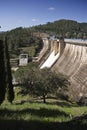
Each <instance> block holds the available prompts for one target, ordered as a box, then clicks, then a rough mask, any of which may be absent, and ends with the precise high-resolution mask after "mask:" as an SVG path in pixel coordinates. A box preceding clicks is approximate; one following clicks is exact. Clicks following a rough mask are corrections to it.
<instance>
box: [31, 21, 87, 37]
mask: <svg viewBox="0 0 87 130" xmlns="http://www.w3.org/2000/svg"><path fill="white" fill-rule="evenodd" d="M32 29H33V30H35V31H41V32H46V33H49V34H51V35H57V36H60V35H62V36H64V37H67V38H87V23H78V22H77V21H73V20H64V19H63V20H58V21H54V22H48V23H47V24H44V25H38V26H34V27H32Z"/></svg>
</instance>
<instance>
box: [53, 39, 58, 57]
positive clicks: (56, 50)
mask: <svg viewBox="0 0 87 130" xmlns="http://www.w3.org/2000/svg"><path fill="white" fill-rule="evenodd" d="M54 51H55V55H56V54H57V53H58V52H59V42H58V41H57V40H55V41H54Z"/></svg>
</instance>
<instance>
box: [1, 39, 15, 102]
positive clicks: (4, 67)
mask: <svg viewBox="0 0 87 130" xmlns="http://www.w3.org/2000/svg"><path fill="white" fill-rule="evenodd" d="M0 68H1V69H0V104H1V103H2V102H3V100H4V99H5V95H7V99H8V101H9V102H10V103H12V101H13V99H14V91H13V85H12V76H11V67H10V61H9V53H8V46H7V39H6V38H5V40H4V41H0Z"/></svg>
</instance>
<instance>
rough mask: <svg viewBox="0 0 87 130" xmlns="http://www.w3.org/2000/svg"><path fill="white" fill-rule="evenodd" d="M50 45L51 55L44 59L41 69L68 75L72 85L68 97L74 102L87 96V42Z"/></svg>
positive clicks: (63, 42)
mask: <svg viewBox="0 0 87 130" xmlns="http://www.w3.org/2000/svg"><path fill="white" fill-rule="evenodd" d="M49 44H50V53H49V55H48V56H47V57H45V60H44V57H43V58H42V60H43V63H42V64H41V66H40V69H43V68H45V67H48V68H51V69H52V71H55V72H60V73H62V74H64V75H67V76H68V77H69V80H70V83H71V84H70V86H69V91H68V95H69V96H71V97H72V98H73V99H74V100H76V101H78V100H79V99H80V98H81V97H82V96H87V40H84V41H83V40H73V39H65V40H63V39H60V40H56V41H53V40H51V41H50V42H49ZM46 55H47V54H46Z"/></svg>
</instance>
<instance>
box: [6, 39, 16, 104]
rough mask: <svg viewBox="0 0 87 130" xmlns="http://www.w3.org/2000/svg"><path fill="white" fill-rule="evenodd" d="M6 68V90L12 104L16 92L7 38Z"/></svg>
mask: <svg viewBox="0 0 87 130" xmlns="http://www.w3.org/2000/svg"><path fill="white" fill-rule="evenodd" d="M5 66H6V67H5V68H6V90H7V99H8V101H9V102H10V103H12V101H13V99H14V90H13V84H12V75H11V66H10V57H9V52H8V45H7V38H5Z"/></svg>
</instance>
